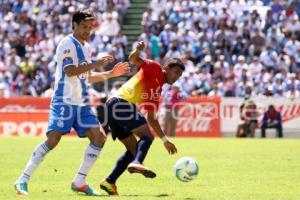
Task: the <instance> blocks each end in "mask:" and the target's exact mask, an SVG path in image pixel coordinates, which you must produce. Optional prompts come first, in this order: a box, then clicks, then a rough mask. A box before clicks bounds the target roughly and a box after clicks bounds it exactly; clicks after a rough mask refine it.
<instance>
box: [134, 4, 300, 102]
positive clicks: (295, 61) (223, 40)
mask: <svg viewBox="0 0 300 200" xmlns="http://www.w3.org/2000/svg"><path fill="white" fill-rule="evenodd" d="M299 14H300V1H298V0H292V1H288V0H262V1H260V0H207V1H205V0H197V1H193V0H180V1H174V0H152V1H151V2H150V3H149V7H148V9H147V10H146V11H145V13H144V14H143V19H142V28H143V33H142V34H141V36H140V39H142V40H145V41H147V43H148V47H149V48H148V52H147V56H149V57H151V58H154V59H156V60H158V61H163V60H165V59H166V58H169V57H172V56H179V57H180V56H181V57H183V59H184V62H185V64H186V72H185V73H184V75H183V77H182V78H181V80H180V81H179V82H178V84H177V86H179V87H180V88H181V90H182V91H183V94H184V95H185V96H189V95H192V96H197V95H208V96H227V97H228V96H239V97H244V96H245V94H246V90H247V89H246V88H250V89H251V90H252V94H251V95H257V96H262V95H265V96H276V97H289V98H299V97H300V42H299V41H300V22H299V16H300V15H299Z"/></svg>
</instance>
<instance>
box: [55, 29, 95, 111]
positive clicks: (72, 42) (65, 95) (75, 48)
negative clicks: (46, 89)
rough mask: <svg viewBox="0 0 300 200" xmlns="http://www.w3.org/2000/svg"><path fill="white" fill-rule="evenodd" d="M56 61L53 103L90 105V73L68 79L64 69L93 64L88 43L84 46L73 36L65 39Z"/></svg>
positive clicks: (56, 55) (60, 45)
mask: <svg viewBox="0 0 300 200" xmlns="http://www.w3.org/2000/svg"><path fill="white" fill-rule="evenodd" d="M55 59H56V63H57V67H56V72H55V86H54V95H53V97H52V103H54V104H56V103H67V104H70V105H78V106H83V105H86V104H88V93H87V89H88V83H87V76H88V73H87V72H86V73H83V74H80V75H78V76H73V77H68V76H67V74H66V73H65V72H64V69H65V68H66V67H67V66H69V65H74V66H76V67H77V66H80V65H86V64H87V63H91V51H90V46H89V44H88V43H87V42H85V43H84V45H82V44H81V43H80V42H79V41H78V40H77V39H76V38H75V37H74V36H73V35H72V34H70V35H68V36H66V37H65V38H63V39H62V40H61V41H60V43H59V44H58V46H57V49H56V54H55Z"/></svg>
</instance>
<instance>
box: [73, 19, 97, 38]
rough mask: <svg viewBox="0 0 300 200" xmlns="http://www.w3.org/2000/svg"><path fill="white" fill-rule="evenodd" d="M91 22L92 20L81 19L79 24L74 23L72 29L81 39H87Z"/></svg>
mask: <svg viewBox="0 0 300 200" xmlns="http://www.w3.org/2000/svg"><path fill="white" fill-rule="evenodd" d="M93 24H94V20H87V21H81V22H80V23H79V24H76V23H75V29H74V31H75V32H77V35H78V36H80V37H81V38H82V39H83V40H88V39H89V37H90V34H91V32H92V30H93Z"/></svg>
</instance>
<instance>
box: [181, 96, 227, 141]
mask: <svg viewBox="0 0 300 200" xmlns="http://www.w3.org/2000/svg"><path fill="white" fill-rule="evenodd" d="M220 124H221V122H220V98H218V97H197V98H189V99H187V100H185V101H184V102H182V104H181V107H180V109H179V111H178V122H177V127H176V136H181V137H220V136H221V130H220Z"/></svg>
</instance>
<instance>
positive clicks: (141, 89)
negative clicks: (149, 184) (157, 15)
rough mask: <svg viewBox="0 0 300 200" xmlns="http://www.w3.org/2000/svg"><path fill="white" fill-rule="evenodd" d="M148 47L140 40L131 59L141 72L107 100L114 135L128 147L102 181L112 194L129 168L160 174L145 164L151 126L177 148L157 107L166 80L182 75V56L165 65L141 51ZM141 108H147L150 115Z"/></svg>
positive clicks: (151, 175) (167, 145) (173, 150)
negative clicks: (144, 113)
mask: <svg viewBox="0 0 300 200" xmlns="http://www.w3.org/2000/svg"><path fill="white" fill-rule="evenodd" d="M144 47H145V44H144V42H142V41H141V42H138V44H137V47H136V49H135V50H134V51H133V52H132V53H131V54H130V56H129V61H130V62H131V63H133V64H135V65H136V66H138V67H139V68H140V70H139V72H138V73H137V74H136V75H134V76H133V77H132V78H131V79H130V80H129V81H127V82H126V83H125V84H124V85H122V87H121V88H119V90H118V91H117V95H116V96H114V97H111V98H110V99H109V100H108V101H107V102H106V106H107V111H108V112H107V114H108V117H107V119H108V124H109V126H110V127H111V130H112V137H113V139H116V138H118V139H119V140H120V141H121V142H122V143H123V144H124V145H125V147H126V152H125V153H124V154H123V155H121V157H120V158H119V159H118V161H117V163H116V165H115V167H114V169H113V171H112V172H111V173H110V174H109V176H108V177H106V179H105V180H103V181H102V182H101V183H100V188H101V189H103V190H105V191H106V192H107V193H108V194H110V195H117V194H118V192H117V186H116V181H117V179H118V178H119V176H121V174H122V173H123V172H124V171H125V170H126V169H127V170H128V171H129V172H130V173H140V174H142V175H144V176H145V177H147V178H154V177H155V176H156V174H155V173H154V172H153V171H152V170H150V169H149V168H147V167H145V166H144V165H143V161H144V159H145V157H146V155H147V152H148V150H149V148H150V146H151V144H152V141H153V139H154V136H153V135H152V133H151V131H150V128H152V130H153V131H154V132H155V133H156V135H157V136H158V137H160V138H161V139H162V141H163V144H164V146H165V148H166V150H167V151H168V152H169V153H170V154H174V153H176V152H177V149H176V147H175V145H174V144H173V143H171V142H170V140H169V139H168V138H167V137H166V135H165V133H164V132H163V131H162V129H161V127H160V125H159V123H158V120H157V118H156V111H157V109H158V105H159V98H160V95H161V90H162V86H163V84H164V83H168V84H173V83H174V82H175V81H176V80H177V79H178V78H179V77H180V76H181V75H182V73H183V71H184V69H185V67H184V64H183V62H182V61H181V60H180V59H178V58H171V59H169V60H167V61H166V63H165V64H164V66H163V67H161V66H160V64H158V63H157V62H155V61H154V60H148V59H143V58H141V57H140V52H141V51H142V50H143V49H144ZM140 109H143V110H145V111H146V113H147V114H146V118H145V117H144V116H143V115H142V114H141V112H140ZM136 137H138V138H139V140H137V139H136Z"/></svg>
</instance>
